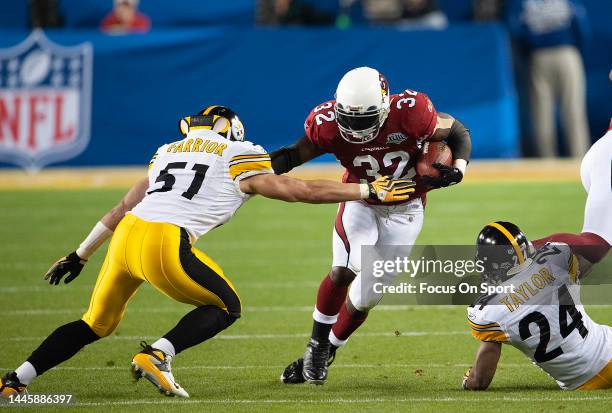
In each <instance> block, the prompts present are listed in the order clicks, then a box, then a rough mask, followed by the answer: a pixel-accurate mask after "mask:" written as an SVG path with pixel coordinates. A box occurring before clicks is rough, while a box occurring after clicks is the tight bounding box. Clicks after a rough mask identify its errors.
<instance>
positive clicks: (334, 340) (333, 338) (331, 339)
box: [329, 331, 348, 347]
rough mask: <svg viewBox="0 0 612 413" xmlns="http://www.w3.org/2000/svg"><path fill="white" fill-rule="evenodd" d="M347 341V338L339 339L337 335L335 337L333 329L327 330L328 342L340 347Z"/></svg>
mask: <svg viewBox="0 0 612 413" xmlns="http://www.w3.org/2000/svg"><path fill="white" fill-rule="evenodd" d="M347 341H348V338H347V339H346V340H340V339H339V338H338V337H336V335H335V334H334V332H333V331H330V332H329V342H330V343H332V344H333V345H334V346H336V347H342V346H343V345H345V344H346V342H347Z"/></svg>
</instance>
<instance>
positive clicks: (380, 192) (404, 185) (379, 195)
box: [368, 176, 416, 202]
mask: <svg viewBox="0 0 612 413" xmlns="http://www.w3.org/2000/svg"><path fill="white" fill-rule="evenodd" d="M415 185H416V183H415V182H414V181H412V180H411V179H390V178H389V177H388V176H381V177H380V178H378V179H377V180H375V181H374V182H370V183H369V184H368V189H369V190H370V199H375V200H379V201H382V202H395V201H406V200H407V199H408V198H410V194H411V193H413V192H414V187H415Z"/></svg>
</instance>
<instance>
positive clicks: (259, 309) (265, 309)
mask: <svg viewBox="0 0 612 413" xmlns="http://www.w3.org/2000/svg"><path fill="white" fill-rule="evenodd" d="M586 306H587V307H590V308H610V307H612V305H609V304H592V305H588V304H587V305H586ZM465 307H466V306H463V305H379V306H377V307H376V308H375V310H374V311H375V312H379V311H389V312H396V311H429V310H451V309H454V308H461V309H464V308H465ZM187 308H189V307H187V306H184V307H165V308H164V307H139V306H138V305H133V306H132V307H131V308H130V307H128V309H127V310H126V312H127V313H128V314H129V313H149V314H163V313H169V314H173V313H178V314H182V313H184V312H185V311H187V310H186V309H187ZM86 310H87V309H86V308H84V307H81V308H53V309H49V308H30V309H22V310H6V311H4V312H3V314H4V315H10V316H35V315H55V314H75V315H79V314H81V313H83V312H85V311H86ZM312 310H313V307H312V306H311V305H308V306H285V305H278V306H274V305H273V306H247V307H244V312H245V313H308V312H311V311H312Z"/></svg>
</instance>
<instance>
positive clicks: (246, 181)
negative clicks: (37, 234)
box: [0, 106, 414, 398]
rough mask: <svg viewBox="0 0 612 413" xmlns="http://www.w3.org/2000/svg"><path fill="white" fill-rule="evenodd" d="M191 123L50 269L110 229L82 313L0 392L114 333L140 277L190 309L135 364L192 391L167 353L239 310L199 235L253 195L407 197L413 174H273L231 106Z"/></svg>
mask: <svg viewBox="0 0 612 413" xmlns="http://www.w3.org/2000/svg"><path fill="white" fill-rule="evenodd" d="M190 128H191V130H190V131H189V132H188V133H187V136H186V137H185V138H184V139H182V140H180V141H177V142H173V143H169V144H166V145H163V146H162V147H160V148H159V149H158V151H157V153H156V154H155V156H154V157H153V160H152V161H151V164H150V166H149V172H148V177H147V178H145V179H143V180H142V181H141V182H139V183H138V184H136V185H135V186H134V187H133V188H132V189H131V190H130V191H129V192H128V194H127V195H126V196H125V198H124V199H123V200H122V201H121V202H120V203H119V205H117V207H115V208H114V209H112V210H111V211H110V212H108V213H107V214H106V215H105V216H104V217H103V218H102V219H101V221H100V222H99V223H98V224H96V226H95V227H94V229H93V230H92V231H91V233H90V234H89V236H88V237H87V238H86V239H85V241H83V243H82V244H81V245H80V247H79V248H78V249H77V250H76V251H75V252H72V253H70V254H69V255H68V256H66V257H64V258H62V259H60V260H59V261H58V262H56V263H55V264H54V265H53V266H52V267H51V269H50V270H49V271H48V272H47V274H46V276H45V279H49V280H50V283H51V284H55V285H57V284H58V283H59V282H60V280H61V279H62V277H63V276H64V275H66V274H67V273H70V275H69V276H68V277H67V278H66V279H65V281H64V282H65V283H68V282H70V281H72V280H73V279H74V278H75V277H77V276H78V275H79V273H80V272H81V269H82V268H83V265H84V264H85V262H86V260H87V258H89V256H90V255H91V254H92V253H93V252H94V251H95V250H96V249H97V248H98V247H99V246H100V245H102V244H103V243H104V241H105V240H106V239H107V238H109V237H110V236H111V234H112V239H111V241H110V245H109V247H108V253H107V255H106V259H105V260H104V264H103V265H102V268H101V270H100V274H99V276H98V280H97V282H96V286H95V288H94V291H93V294H92V297H91V302H90V305H89V309H88V310H87V312H86V313H85V314H84V315H83V317H82V319H80V320H77V321H73V322H71V323H68V324H65V325H63V326H61V327H59V328H58V329H56V330H55V331H54V332H53V333H51V335H50V336H49V337H47V338H46V339H45V340H44V341H43V342H42V344H41V345H40V346H39V347H38V348H37V349H36V350H34V352H33V353H32V355H31V356H30V357H29V358H28V359H27V361H25V362H24V363H23V364H21V366H19V367H18V368H17V369H16V370H15V371H11V372H9V373H7V374H6V375H5V376H4V377H3V378H2V380H1V382H0V396H2V397H5V398H8V397H10V396H11V395H17V394H21V393H24V392H25V391H26V386H27V385H29V384H30V383H31V382H32V380H33V379H34V378H35V377H37V376H40V375H41V374H43V373H44V372H46V371H47V370H49V369H51V368H53V367H54V366H57V365H58V364H60V363H62V362H64V361H66V360H68V359H69V358H71V357H72V356H74V355H75V354H76V353H77V352H78V351H79V350H80V349H81V348H83V347H84V346H86V345H88V344H91V343H93V342H95V341H96V340H99V339H100V338H102V337H106V336H108V335H109V334H111V333H112V332H113V330H114V329H115V328H116V327H117V324H118V323H119V322H120V321H121V319H122V318H123V314H124V311H125V308H126V306H127V303H128V301H129V300H130V298H131V297H132V296H133V295H134V293H135V292H136V290H137V289H138V287H139V286H140V285H141V284H142V283H143V282H144V281H146V282H149V283H150V284H152V285H153V286H154V287H155V288H157V289H158V290H159V291H161V292H162V293H164V294H165V295H167V296H169V297H170V298H172V299H174V300H176V301H179V302H181V303H185V304H189V305H192V306H194V307H195V308H194V309H193V310H191V311H190V312H189V313H187V314H186V315H185V316H184V317H183V318H182V319H181V320H180V321H179V322H178V324H177V325H176V326H175V327H174V328H173V329H172V330H170V331H169V332H168V333H166V334H165V335H164V336H163V337H162V338H160V339H159V340H157V341H156V342H154V343H153V344H152V345H146V343H145V344H143V349H142V350H141V351H140V352H139V353H138V354H136V355H135V356H134V358H133V360H132V371H133V373H134V375H135V377H136V378H140V377H145V378H146V379H148V380H149V381H150V382H151V383H153V384H154V385H155V386H156V387H157V388H158V389H159V390H160V391H161V392H162V393H163V394H166V395H168V396H174V395H177V396H182V397H188V394H187V392H186V391H185V390H184V389H183V388H182V387H181V386H180V385H179V384H178V383H177V382H176V381H175V379H174V377H173V375H172V370H171V367H170V363H171V361H172V358H173V357H174V356H175V355H176V354H178V353H180V352H182V351H183V350H185V349H188V348H190V347H193V346H195V345H197V344H200V343H202V342H203V341H205V340H207V339H209V338H211V337H213V336H215V335H216V334H217V333H219V332H220V331H222V330H224V329H225V328H227V327H229V326H230V325H231V324H232V323H233V322H234V321H235V320H236V319H237V318H238V317H240V313H241V302H240V298H239V297H238V293H237V292H236V289H235V288H234V286H233V285H232V283H231V282H230V280H229V279H228V278H227V277H226V275H225V274H224V273H223V271H222V270H221V268H220V267H219V266H218V265H217V264H216V263H215V262H214V261H213V260H212V259H211V258H210V257H208V256H207V255H206V254H204V253H203V252H202V251H200V250H198V249H196V248H195V247H194V244H195V242H196V240H197V239H198V238H199V237H200V236H202V235H204V234H205V233H207V232H208V231H210V230H212V229H214V228H216V227H218V226H219V225H221V224H223V223H225V222H227V221H228V220H229V219H230V218H231V217H232V216H233V214H234V213H235V212H236V210H237V209H238V208H239V207H240V206H241V205H242V204H243V203H244V202H246V201H247V200H248V199H249V198H250V197H251V195H253V194H261V195H263V196H265V197H267V198H273V199H280V200H284V201H288V202H296V201H299V202H309V203H337V202H343V201H352V200H359V199H367V198H372V199H374V198H376V199H377V200H379V201H383V202H396V201H405V200H407V199H408V197H409V196H410V193H412V192H414V188H413V187H414V183H413V182H412V181H410V180H389V179H388V178H387V177H381V178H379V179H377V180H376V181H374V182H372V183H370V184H342V183H337V182H331V181H302V180H298V179H293V178H289V177H286V176H280V175H275V174H274V171H273V170H272V165H271V161H270V156H269V155H268V154H267V153H266V152H265V151H264V150H263V148H262V147H260V146H256V145H253V144H252V143H250V142H246V141H244V129H243V126H242V123H241V122H240V120H239V119H238V117H237V116H236V114H235V113H234V112H232V111H231V110H229V109H228V108H224V107H221V106H210V107H208V108H206V109H205V110H203V111H202V112H201V113H200V114H199V115H197V116H194V117H191V124H190ZM128 211H129V212H128Z"/></svg>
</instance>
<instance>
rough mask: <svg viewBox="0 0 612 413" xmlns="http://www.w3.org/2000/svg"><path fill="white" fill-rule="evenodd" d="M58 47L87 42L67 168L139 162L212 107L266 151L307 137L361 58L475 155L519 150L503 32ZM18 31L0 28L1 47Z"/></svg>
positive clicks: (311, 34)
mask: <svg viewBox="0 0 612 413" xmlns="http://www.w3.org/2000/svg"><path fill="white" fill-rule="evenodd" d="M46 34H47V36H48V37H49V38H50V39H51V40H52V41H54V42H56V43H59V44H62V45H75V44H79V43H82V42H90V43H91V45H92V47H93V62H94V68H93V102H92V103H93V104H92V125H91V142H90V144H89V146H88V147H87V149H86V150H85V151H84V152H83V153H82V154H81V155H79V156H77V157H76V158H74V159H72V160H69V161H66V162H64V163H63V164H66V165H112V164H140V163H145V162H147V161H148V160H149V158H150V156H151V155H152V154H153V153H154V151H155V149H156V148H157V147H158V146H159V145H160V144H161V143H163V142H166V141H169V140H173V139H175V138H176V137H177V132H176V125H177V120H178V119H179V117H180V116H183V115H188V114H192V113H194V112H196V111H197V110H199V109H200V108H201V107H203V106H206V105H209V104H224V105H228V106H230V107H232V108H234V110H236V111H237V112H238V113H239V114H240V115H241V117H242V119H243V122H244V123H245V125H246V129H247V136H248V138H249V139H251V140H253V141H256V142H258V143H260V144H262V145H263V146H264V147H266V148H267V149H268V150H273V149H275V148H277V147H278V146H280V145H284V144H288V143H291V142H292V141H293V140H295V139H297V138H299V137H300V136H301V135H302V133H303V128H302V125H303V122H304V119H305V117H306V115H307V114H308V112H309V111H310V109H311V108H312V107H314V106H315V105H317V104H318V103H320V102H322V101H325V100H327V99H330V98H332V97H333V94H334V90H335V87H336V84H337V82H338V80H339V79H340V77H341V76H342V74H343V73H344V72H345V71H347V70H349V69H350V68H352V67H356V66H361V65H369V66H373V67H376V68H378V69H379V70H381V71H382V72H383V73H385V75H386V76H387V78H388V80H389V83H390V86H391V89H392V92H395V93H399V92H401V91H402V90H403V89H405V88H412V89H416V90H421V91H425V92H426V93H428V94H429V96H430V97H431V99H432V100H433V102H434V104H435V105H436V107H437V109H438V110H439V111H444V112H449V113H451V114H453V115H455V116H456V117H458V118H460V119H461V120H462V121H463V122H464V123H465V124H466V125H468V126H469V127H470V128H471V129H472V134H473V138H474V143H475V144H474V148H475V149H474V155H475V156H476V157H513V156H517V155H518V152H517V151H518V143H517V126H516V125H517V119H516V116H517V115H516V102H515V96H514V87H513V84H512V76H511V73H510V67H511V65H510V61H509V50H508V49H509V48H508V41H507V38H506V34H505V31H504V30H502V29H501V28H500V27H499V26H497V25H485V26H466V27H454V28H451V29H449V30H447V31H443V32H397V31H395V30H392V29H375V30H373V29H365V28H363V29H358V28H356V29H352V30H348V31H336V30H334V29H316V30H313V29H282V32H281V31H280V30H278V29H235V28H233V29H228V28H208V29H183V30H157V31H153V32H152V33H150V34H148V35H145V36H143V35H129V36H121V37H116V36H107V35H102V34H99V33H98V32H96V31H83V30H76V31H69V30H61V31H48V32H47V33H46ZM26 36H27V33H26V32H23V31H4V32H0V48H6V47H8V46H12V45H15V44H17V43H19V42H21V41H22V40H23V39H24V38H25V37H26Z"/></svg>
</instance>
